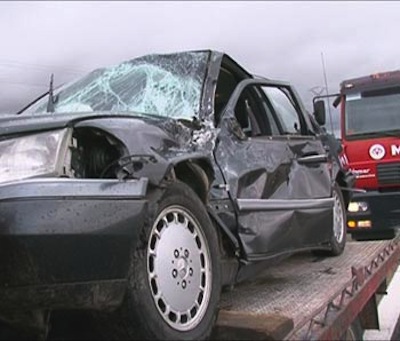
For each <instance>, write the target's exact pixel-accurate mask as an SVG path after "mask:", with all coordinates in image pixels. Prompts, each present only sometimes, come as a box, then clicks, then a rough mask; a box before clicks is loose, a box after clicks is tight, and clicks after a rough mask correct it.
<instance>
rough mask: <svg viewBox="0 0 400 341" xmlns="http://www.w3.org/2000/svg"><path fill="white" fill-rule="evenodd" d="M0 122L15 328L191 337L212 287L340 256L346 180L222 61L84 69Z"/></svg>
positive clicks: (272, 102)
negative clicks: (285, 260)
mask: <svg viewBox="0 0 400 341" xmlns="http://www.w3.org/2000/svg"><path fill="white" fill-rule="evenodd" d="M0 123H1V124H0V134H1V137H0V262H1V267H0V286H1V287H0V301H1V302H2V303H1V306H0V319H2V320H3V321H7V322H8V323H12V324H14V325H16V326H22V325H23V326H25V327H26V326H29V325H32V326H35V327H36V328H39V329H41V330H46V323H47V320H48V319H47V317H48V316H49V313H50V312H51V311H52V310H55V309H91V310H100V311H102V310H115V311H114V312H113V313H110V315H109V316H110V319H109V321H108V322H109V324H113V325H118V327H117V328H116V330H118V333H116V334H114V337H117V336H125V337H129V338H137V337H139V338H153V339H154V338H157V339H204V338H206V337H207V336H208V335H209V334H210V331H211V328H212V325H213V322H214V321H215V317H216V312H217V306H218V300H219V295H220V291H221V288H222V287H223V286H224V285H231V284H233V283H235V282H237V281H240V280H242V279H244V278H246V277H247V276H249V275H251V274H252V273H254V271H256V269H257V267H259V266H266V265H267V263H266V261H271V260H276V259H277V258H282V257H284V256H288V255H290V254H292V253H293V252H297V251H302V250H322V251H325V252H326V253H330V254H332V255H339V254H340V253H341V252H342V251H343V249H344V246H345V231H346V226H345V217H344V214H345V207H346V206H345V205H346V203H345V200H344V197H343V195H342V192H341V190H340V187H339V184H340V185H341V186H342V187H343V186H344V185H345V183H346V179H345V175H344V174H343V173H340V172H339V173H337V174H332V172H331V171H330V167H329V165H330V160H329V159H328V158H327V155H326V152H325V149H324V147H323V144H322V143H321V141H320V138H319V137H318V135H317V134H315V132H314V131H313V129H312V125H311V123H310V120H309V117H308V115H307V114H305V110H304V108H303V106H302V104H301V101H300V99H299V97H298V96H297V95H296V93H295V91H294V89H293V88H292V87H291V86H290V85H289V84H287V83H284V82H278V81H271V80H267V79H255V78H253V77H252V76H251V75H250V74H249V73H248V72H247V71H245V70H244V69H243V68H242V67H240V66H239V65H238V64H237V63H236V62H235V61H233V60H232V59H231V58H230V57H229V56H227V55H226V54H223V53H220V52H216V51H194V52H182V53H175V54H168V55H150V56H144V57H140V58H137V59H133V60H131V61H127V62H124V63H122V64H119V65H116V66H112V67H109V68H104V69H99V70H95V71H93V72H91V73H90V74H88V75H87V76H85V77H83V78H82V79H80V80H78V81H76V82H74V83H72V84H69V85H66V86H64V87H62V88H61V89H60V90H57V91H54V93H53V90H52V89H51V91H50V94H49V95H48V96H46V97H44V98H42V99H41V100H39V101H38V102H37V103H35V104H33V105H32V106H30V107H29V108H27V109H26V110H25V111H23V112H22V114H21V115H19V116H15V117H13V118H9V117H8V118H7V119H4V120H2V121H1V122H0ZM120 334H121V335H120Z"/></svg>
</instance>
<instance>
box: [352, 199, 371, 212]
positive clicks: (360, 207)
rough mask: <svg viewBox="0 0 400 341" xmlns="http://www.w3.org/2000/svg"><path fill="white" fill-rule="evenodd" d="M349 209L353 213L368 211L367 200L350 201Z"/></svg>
mask: <svg viewBox="0 0 400 341" xmlns="http://www.w3.org/2000/svg"><path fill="white" fill-rule="evenodd" d="M347 210H348V211H349V212H352V213H356V212H366V211H367V210H368V203H366V202H365V201H354V202H351V203H349V207H348V208H347Z"/></svg>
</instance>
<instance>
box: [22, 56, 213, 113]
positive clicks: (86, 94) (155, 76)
mask: <svg viewBox="0 0 400 341" xmlns="http://www.w3.org/2000/svg"><path fill="white" fill-rule="evenodd" d="M208 55H209V53H208V52H184V53H176V54H168V55H148V56H144V57H140V58H137V59H133V60H130V61H126V62H123V63H121V64H118V65H115V66H111V67H107V68H103V69H98V70H95V71H93V72H91V73H89V74H88V75H86V76H85V77H83V78H81V79H80V80H78V81H76V82H73V83H71V84H69V85H67V86H64V87H63V88H62V89H61V90H60V91H58V92H55V94H54V100H55V104H54V113H56V114H57V113H77V112H82V113H92V112H96V111H100V112H104V111H107V112H134V113H135V115H136V114H141V115H144V116H145V115H156V116H162V117H172V118H182V119H192V118H193V117H198V114H199V111H200V100H201V93H202V87H203V81H204V78H205V75H206V66H207V59H208ZM48 100H49V99H48V96H47V97H45V98H43V99H42V100H40V101H39V102H37V103H36V104H35V105H33V106H32V107H30V108H29V109H27V110H26V111H25V112H24V113H23V114H31V115H40V114H44V113H46V112H47V103H48Z"/></svg>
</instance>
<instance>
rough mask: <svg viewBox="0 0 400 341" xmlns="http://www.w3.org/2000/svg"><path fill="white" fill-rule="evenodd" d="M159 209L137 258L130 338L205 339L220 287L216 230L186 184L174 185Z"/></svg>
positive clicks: (128, 306)
mask: <svg viewBox="0 0 400 341" xmlns="http://www.w3.org/2000/svg"><path fill="white" fill-rule="evenodd" d="M156 206H157V208H156V209H155V212H156V214H155V218H154V220H153V222H152V223H151V224H149V226H148V227H147V228H145V231H144V234H143V236H142V237H143V238H141V240H142V243H141V245H139V246H138V247H137V249H136V250H135V251H134V253H133V257H132V269H131V275H130V279H129V284H130V287H129V289H128V292H127V297H126V302H125V304H124V307H123V308H124V309H125V314H124V318H125V323H124V325H125V332H127V336H128V337H129V338H138V337H139V338H141V339H173V340H181V339H197V340H199V339H205V338H207V337H208V336H209V334H210V333H211V329H212V326H213V324H214V322H215V318H216V313H217V305H218V301H219V296H220V289H221V285H220V269H219V261H218V259H219V258H218V239H217V238H218V237H217V234H216V231H215V228H214V226H213V225H212V223H211V221H210V218H209V217H208V214H207V211H206V209H205V207H204V204H203V203H202V202H201V200H200V199H199V198H198V196H197V195H196V194H195V193H194V192H193V191H192V189H191V188H190V187H189V186H187V185H186V184H183V183H174V184H172V185H170V187H169V188H168V189H167V190H166V192H165V193H164V195H163V197H162V198H161V200H160V201H159V203H157V204H156Z"/></svg>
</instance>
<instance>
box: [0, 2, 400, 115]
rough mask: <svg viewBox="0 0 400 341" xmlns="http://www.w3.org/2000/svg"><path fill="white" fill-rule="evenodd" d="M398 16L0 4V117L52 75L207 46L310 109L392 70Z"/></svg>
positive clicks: (378, 5)
mask: <svg viewBox="0 0 400 341" xmlns="http://www.w3.org/2000/svg"><path fill="white" fill-rule="evenodd" d="M399 12H400V2H391V1H379V2H373V1H372V2H371V1H365V2H362V1H355V2H348V1H338V2H328V1H323V2H318V1H277V2H274V1H267V2H260V1H203V2H196V1H145V2H141V1H133V2H129V1H122V2H119V1H109V2H107V1H99V2H96V1H87V2H85V1H79V2H78V1H54V2H48V1H42V2H40V1H26V2H18V1H2V2H0V38H1V39H0V41H1V43H2V46H1V53H0V113H6V112H8V113H14V112H16V111H17V110H18V109H20V108H21V107H22V106H24V104H26V103H27V102H28V101H29V100H31V99H33V98H35V97H36V96H38V95H39V94H41V93H43V92H45V91H46V90H47V89H48V84H49V78H50V74H51V73H54V74H55V85H59V84H62V83H65V82H69V81H71V80H73V79H75V78H76V77H79V76H81V75H83V74H84V73H86V72H88V71H90V70H92V69H94V68H98V67H101V66H105V65H109V64H114V63H118V62H120V61H122V60H127V59H131V58H133V57H137V56H140V55H143V54H148V53H155V52H157V53H162V52H165V53H168V52H174V51H178V50H191V49H209V48H210V49H217V50H220V51H225V52H226V53H228V54H229V55H231V56H232V57H233V58H234V59H236V60H237V61H238V62H239V63H241V64H242V65H243V66H245V67H246V68H247V69H248V70H249V71H250V72H252V73H254V74H258V75H264V76H266V77H269V78H276V79H282V80H287V81H290V82H291V83H292V84H293V85H294V86H295V87H296V88H297V89H298V91H299V93H300V95H301V97H302V98H303V100H304V102H305V104H306V107H307V108H308V109H309V110H310V111H311V100H312V97H313V96H315V95H318V94H321V93H326V92H327V91H329V92H337V91H338V89H339V83H340V81H341V80H343V79H346V78H351V77H355V76H358V75H364V74H369V73H374V72H378V71H386V70H394V69H398V68H399V60H398V47H397V41H398V32H399V30H400V21H399V20H398V13H399ZM323 62H324V66H325V71H326V73H325V74H326V79H325V77H324V73H323ZM325 80H326V81H325ZM335 121H336V120H335Z"/></svg>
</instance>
